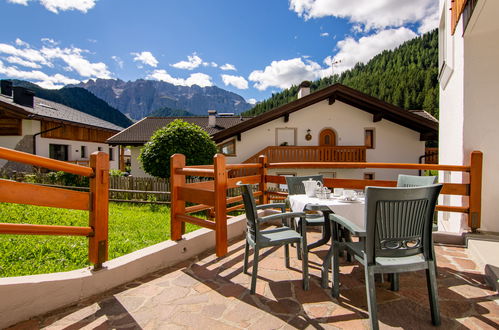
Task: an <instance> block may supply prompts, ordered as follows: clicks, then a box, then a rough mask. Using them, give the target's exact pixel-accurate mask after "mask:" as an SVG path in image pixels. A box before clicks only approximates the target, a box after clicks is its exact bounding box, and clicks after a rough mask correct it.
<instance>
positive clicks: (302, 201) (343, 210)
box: [289, 195, 366, 228]
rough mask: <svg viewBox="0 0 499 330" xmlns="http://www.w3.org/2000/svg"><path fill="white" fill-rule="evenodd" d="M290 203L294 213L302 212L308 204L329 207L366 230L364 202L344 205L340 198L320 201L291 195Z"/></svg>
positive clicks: (305, 196) (304, 196)
mask: <svg viewBox="0 0 499 330" xmlns="http://www.w3.org/2000/svg"><path fill="white" fill-rule="evenodd" d="M289 203H290V206H291V209H292V210H293V212H302V211H303V210H304V209H305V206H306V205H307V204H310V205H317V206H318V205H321V206H327V207H328V208H329V209H330V210H331V211H333V212H334V213H335V214H338V215H341V216H342V217H345V218H347V219H348V220H350V221H351V222H353V223H355V224H356V225H357V226H359V227H361V228H366V226H365V222H364V209H365V207H364V206H365V204H364V201H363V200H361V201H360V202H358V203H344V202H342V201H341V200H340V199H338V198H330V199H319V198H315V197H307V195H290V196H289Z"/></svg>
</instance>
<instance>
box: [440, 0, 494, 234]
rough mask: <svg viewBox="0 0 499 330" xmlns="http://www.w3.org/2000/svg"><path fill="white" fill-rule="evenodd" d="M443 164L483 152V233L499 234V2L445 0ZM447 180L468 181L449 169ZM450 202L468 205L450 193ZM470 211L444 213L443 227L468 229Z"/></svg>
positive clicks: (442, 26)
mask: <svg viewBox="0 0 499 330" xmlns="http://www.w3.org/2000/svg"><path fill="white" fill-rule="evenodd" d="M440 12H441V19H440V28H439V39H440V40H439V56H440V59H439V60H440V61H439V66H440V76H439V80H440V129H439V133H440V135H439V162H440V163H441V164H455V165H467V164H469V161H470V159H469V158H470V153H471V151H473V150H479V151H482V152H483V181H482V216H481V225H480V229H481V230H482V231H490V232H499V221H498V214H499V208H498V206H497V205H498V201H499V189H498V187H499V172H498V169H499V166H498V164H499V149H498V147H497V141H498V140H499V129H498V124H499V102H498V101H497V95H496V93H497V92H498V91H499V63H498V60H499V20H498V17H499V1H497V0H480V1H476V0H455V1H451V0H440ZM443 177H444V178H445V181H446V182H465V183H466V182H467V180H468V178H467V177H463V176H462V175H461V174H458V173H445V174H444V175H443ZM446 198H447V200H446V201H445V202H444V204H447V205H449V204H450V205H456V206H459V205H461V204H466V203H467V201H466V200H462V198H461V197H449V196H446ZM467 223H468V219H467V218H466V217H465V216H464V215H460V214H455V213H448V214H444V215H443V216H440V218H439V230H441V231H450V232H456V233H459V232H463V231H466V230H467V229H468V227H467Z"/></svg>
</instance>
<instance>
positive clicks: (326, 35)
mask: <svg viewBox="0 0 499 330" xmlns="http://www.w3.org/2000/svg"><path fill="white" fill-rule="evenodd" d="M321 37H329V33H327V32H323V33H321Z"/></svg>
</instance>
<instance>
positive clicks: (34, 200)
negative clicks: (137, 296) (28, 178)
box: [0, 147, 109, 269]
mask: <svg viewBox="0 0 499 330" xmlns="http://www.w3.org/2000/svg"><path fill="white" fill-rule="evenodd" d="M0 159H6V160H9V161H13V162H20V163H25V164H30V165H34V166H40V167H44V168H48V169H51V170H55V171H64V172H68V173H72V174H76V175H83V176H87V177H90V192H81V191H73V190H68V189H60V188H54V187H44V186H40V185H35V184H30V183H21V182H15V181H10V180H4V179H0V202H4V203H17V204H29V205H37V206H48V207H57V208H64V209H74V210H86V211H89V225H88V226H87V227H73V226H47V225H32V224H13V223H0V234H19V235H65V236H86V237H88V239H89V245H88V256H89V260H90V262H91V263H92V264H94V268H95V269H99V268H101V267H102V263H103V262H105V261H106V260H107V259H108V214H109V211H108V210H109V207H108V206H109V201H108V195H109V157H108V155H107V154H106V153H104V152H95V153H93V154H92V155H91V156H90V167H85V166H80V165H75V164H70V163H67V162H63V161H59V160H54V159H50V158H45V157H40V156H35V155H32V154H28V153H24V152H20V151H15V150H11V149H7V148H2V147H0Z"/></svg>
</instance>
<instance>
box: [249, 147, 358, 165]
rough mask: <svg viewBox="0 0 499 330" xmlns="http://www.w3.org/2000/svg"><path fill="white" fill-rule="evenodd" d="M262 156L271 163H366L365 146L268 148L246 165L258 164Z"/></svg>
mask: <svg viewBox="0 0 499 330" xmlns="http://www.w3.org/2000/svg"><path fill="white" fill-rule="evenodd" d="M260 155H264V156H267V159H268V161H269V162H271V163H281V162H300V161H304V162H365V161H366V147H365V146H335V147H317V146H268V147H266V148H265V149H263V150H262V151H260V152H258V153H256V154H255V155H253V156H252V157H250V158H248V159H247V160H246V161H244V163H256V162H257V161H258V157H259V156H260Z"/></svg>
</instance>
